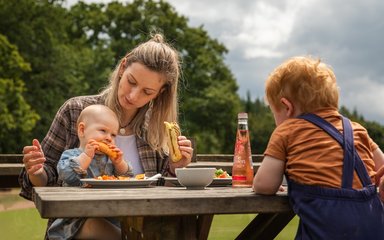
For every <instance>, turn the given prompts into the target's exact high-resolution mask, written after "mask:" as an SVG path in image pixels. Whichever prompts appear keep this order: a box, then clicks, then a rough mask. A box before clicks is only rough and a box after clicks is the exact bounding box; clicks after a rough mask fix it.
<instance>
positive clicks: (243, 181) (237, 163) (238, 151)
mask: <svg viewBox="0 0 384 240" xmlns="http://www.w3.org/2000/svg"><path fill="white" fill-rule="evenodd" d="M237 118H238V123H237V133H236V144H235V152H234V156H233V167H232V186H233V187H252V182H253V174H254V172H253V162H252V153H251V142H250V138H249V130H248V114H247V113H239V114H238V116H237Z"/></svg>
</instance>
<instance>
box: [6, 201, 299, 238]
mask: <svg viewBox="0 0 384 240" xmlns="http://www.w3.org/2000/svg"><path fill="white" fill-rule="evenodd" d="M254 216H255V215H254V214H244V215H217V216H215V217H214V219H213V223H212V226H211V231H210V233H209V236H208V240H226V239H228V240H232V239H235V237H236V236H237V235H238V234H239V233H240V231H241V229H242V228H244V227H245V226H246V225H247V224H248V223H249V222H250V221H251V220H252V219H253V218H254ZM0 222H1V224H0V232H1V233H2V239H10V240H12V239H18V240H24V239H25V240H41V239H43V238H44V233H45V227H46V224H47V220H46V219H41V218H40V215H39V213H38V212H37V210H36V209H34V208H29V209H21V210H12V211H4V212H0ZM297 222H298V219H297V217H295V218H294V219H293V220H292V221H291V222H290V223H289V224H288V225H287V227H285V228H284V230H283V231H282V232H281V233H280V234H279V235H278V236H277V237H276V240H291V239H293V238H294V236H295V233H296V229H297Z"/></svg>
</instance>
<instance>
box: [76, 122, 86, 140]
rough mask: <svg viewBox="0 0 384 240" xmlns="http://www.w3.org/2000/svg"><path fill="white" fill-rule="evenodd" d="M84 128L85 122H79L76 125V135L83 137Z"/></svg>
mask: <svg viewBox="0 0 384 240" xmlns="http://www.w3.org/2000/svg"><path fill="white" fill-rule="evenodd" d="M84 129H85V124H84V122H80V123H79V124H78V125H77V135H78V136H79V137H83V136H84Z"/></svg>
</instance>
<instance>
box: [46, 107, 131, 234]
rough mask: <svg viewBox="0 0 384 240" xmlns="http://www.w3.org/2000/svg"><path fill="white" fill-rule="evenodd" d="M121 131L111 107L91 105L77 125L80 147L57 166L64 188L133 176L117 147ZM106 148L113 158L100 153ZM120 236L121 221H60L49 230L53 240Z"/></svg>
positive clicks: (94, 219)
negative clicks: (85, 180) (96, 179)
mask: <svg viewBox="0 0 384 240" xmlns="http://www.w3.org/2000/svg"><path fill="white" fill-rule="evenodd" d="M118 129H119V121H118V119H117V116H116V114H115V113H114V112H113V111H112V110H111V109H109V108H108V107H106V106H104V105H90V106H88V107H86V108H84V110H83V111H82V112H81V114H80V116H79V118H78V121H77V134H78V137H79V140H80V146H79V148H75V149H68V150H66V151H64V152H63V154H62V155H61V158H60V161H59V163H58V165H57V172H58V175H59V182H62V185H63V186H81V185H82V183H81V181H80V179H81V178H94V177H98V176H102V175H115V176H132V175H133V174H132V168H131V166H130V165H129V164H128V163H127V162H126V161H124V160H123V153H122V152H121V151H120V149H119V148H117V147H116V146H115V137H116V135H117V132H118ZM100 143H101V144H100ZM105 146H107V147H108V148H109V149H107V152H110V156H112V157H110V156H108V155H106V154H105V153H104V152H101V151H100V150H102V148H105ZM104 151H105V150H104ZM84 226H87V227H84ZM120 235H121V231H120V224H119V221H118V220H117V219H113V218H88V219H85V218H71V219H56V220H55V221H54V222H53V223H52V225H51V227H50V228H49V229H48V236H49V238H50V239H51V238H54V239H71V238H73V237H75V238H79V239H89V238H93V236H97V237H100V238H101V239H119V238H121V236H120ZM102 236H105V238H103V237H102Z"/></svg>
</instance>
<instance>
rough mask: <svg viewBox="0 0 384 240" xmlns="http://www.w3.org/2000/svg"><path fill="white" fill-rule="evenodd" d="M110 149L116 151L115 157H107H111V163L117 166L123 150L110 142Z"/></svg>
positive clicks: (121, 158) (121, 159)
mask: <svg viewBox="0 0 384 240" xmlns="http://www.w3.org/2000/svg"><path fill="white" fill-rule="evenodd" d="M110 149H111V150H112V151H113V152H115V153H116V157H115V158H111V157H110V158H109V159H111V161H112V164H113V165H115V166H117V165H119V164H120V163H121V161H123V152H122V151H121V150H120V149H119V148H118V147H116V146H115V145H112V144H111V145H110Z"/></svg>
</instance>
